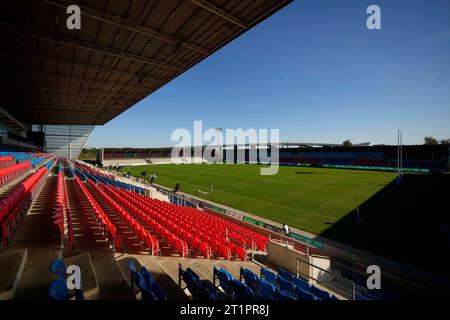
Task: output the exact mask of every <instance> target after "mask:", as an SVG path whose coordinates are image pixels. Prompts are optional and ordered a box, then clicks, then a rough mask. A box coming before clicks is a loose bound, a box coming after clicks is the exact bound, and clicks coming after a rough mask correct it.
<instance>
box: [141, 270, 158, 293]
mask: <svg viewBox="0 0 450 320" xmlns="http://www.w3.org/2000/svg"><path fill="white" fill-rule="evenodd" d="M140 274H141V276H142V278H144V280H145V284H146V286H147V288H151V287H152V285H153V283H154V282H155V280H154V279H153V276H152V274H151V273H150V272H148V270H147V268H145V267H142V268H141V271H140Z"/></svg>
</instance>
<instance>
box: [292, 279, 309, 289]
mask: <svg viewBox="0 0 450 320" xmlns="http://www.w3.org/2000/svg"><path fill="white" fill-rule="evenodd" d="M292 279H293V282H294V284H295V286H296V287H298V288H300V289H302V290H303V291H306V292H309V291H311V285H310V284H309V283H308V282H306V281H305V280H303V279H301V278H299V277H293V278H292Z"/></svg>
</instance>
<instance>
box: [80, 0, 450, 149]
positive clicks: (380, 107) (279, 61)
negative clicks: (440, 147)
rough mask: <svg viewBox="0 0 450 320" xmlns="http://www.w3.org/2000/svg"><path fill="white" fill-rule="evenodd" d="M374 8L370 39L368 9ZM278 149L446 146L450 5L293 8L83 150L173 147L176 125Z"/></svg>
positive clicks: (299, 1) (318, 2) (418, 0)
mask: <svg viewBox="0 0 450 320" xmlns="http://www.w3.org/2000/svg"><path fill="white" fill-rule="evenodd" d="M371 4H377V5H379V6H380V8H381V14H382V17H381V18H382V29H381V30H373V31H371V30H368V29H367V27H366V19H367V17H368V15H367V14H366V9H367V7H368V6H369V5H371ZM194 120H202V121H203V123H204V126H205V127H207V128H217V127H220V128H244V129H248V128H257V129H258V128H278V129H280V135H281V140H282V141H303V142H335V143H340V142H342V141H344V140H345V139H351V140H352V141H353V142H354V143H357V142H365V141H370V142H372V143H386V144H388V143H395V142H396V130H397V128H400V129H402V130H403V132H404V143H406V144H413V143H422V141H423V137H424V136H425V135H432V136H435V137H436V138H447V137H450V1H448V0H384V1H382V0H370V1H366V0H342V1H340V0H296V1H294V3H292V4H290V5H288V6H287V7H285V8H284V9H282V10H281V11H279V12H278V13H276V14H275V15H273V16H272V17H270V18H269V19H267V20H265V21H264V22H263V23H261V24H259V25H258V26H256V27H255V28H253V29H252V30H250V31H249V32H247V33H245V34H244V35H243V36H241V37H239V38H238V39H236V40H234V41H233V42H231V43H230V44H228V45H227V46H225V47H224V48H222V49H221V50H219V51H218V52H216V53H215V54H213V55H212V56H210V57H209V58H207V59H206V60H204V61H203V62H201V63H200V64H198V65H197V66H195V67H194V68H192V69H190V70H189V71H187V72H185V73H184V74H183V75H181V76H180V77H178V78H177V79H175V80H174V81H172V82H171V83H169V84H167V85H166V86H164V87H163V88H161V89H160V90H158V91H157V92H155V93H153V94H152V95H151V96H149V97H147V98H146V99H144V100H142V101H141V102H140V103H138V104H137V105H135V106H134V107H132V108H130V109H129V110H128V111H126V112H124V113H122V114H121V115H120V116H118V117H117V118H115V119H113V120H112V121H110V122H109V123H107V124H106V125H104V126H99V127H97V128H95V130H94V131H93V133H92V135H91V137H90V138H89V140H88V143H87V146H89V147H162V146H171V145H173V144H174V143H173V142H171V141H170V135H171V133H172V131H173V130H174V129H176V128H187V129H189V130H193V129H192V128H193V121H194Z"/></svg>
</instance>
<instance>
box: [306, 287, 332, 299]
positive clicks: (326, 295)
mask: <svg viewBox="0 0 450 320" xmlns="http://www.w3.org/2000/svg"><path fill="white" fill-rule="evenodd" d="M311 293H312V294H313V295H315V296H316V297H317V298H319V299H320V300H332V296H331V294H330V293H329V292H327V291H325V290H322V289H319V288H317V287H316V286H311Z"/></svg>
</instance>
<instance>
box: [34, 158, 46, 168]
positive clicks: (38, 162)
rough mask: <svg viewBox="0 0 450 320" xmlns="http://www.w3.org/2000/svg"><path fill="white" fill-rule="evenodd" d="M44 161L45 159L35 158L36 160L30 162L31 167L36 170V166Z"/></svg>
mask: <svg viewBox="0 0 450 320" xmlns="http://www.w3.org/2000/svg"><path fill="white" fill-rule="evenodd" d="M44 160H45V158H37V159H34V160H31V165H32V166H33V168H36V166H37V165H39V164H40V163H41V162H43V161H44Z"/></svg>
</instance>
